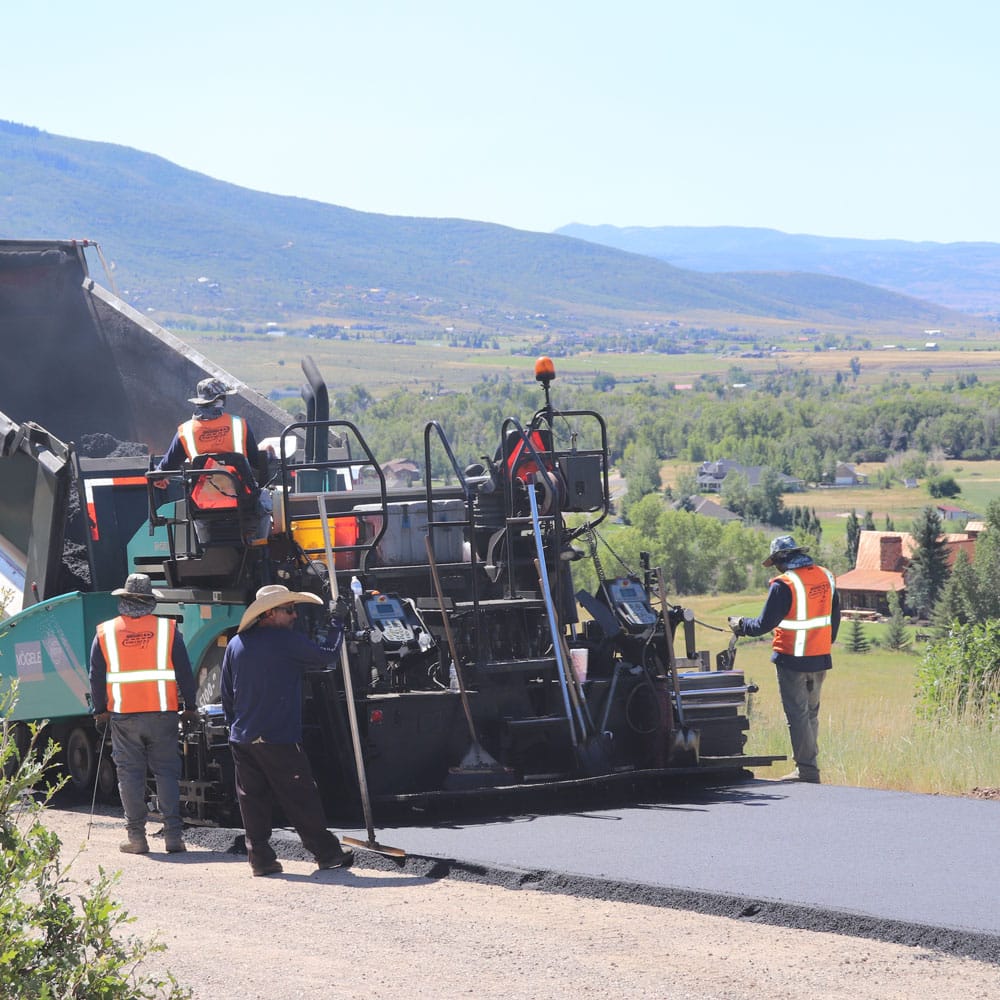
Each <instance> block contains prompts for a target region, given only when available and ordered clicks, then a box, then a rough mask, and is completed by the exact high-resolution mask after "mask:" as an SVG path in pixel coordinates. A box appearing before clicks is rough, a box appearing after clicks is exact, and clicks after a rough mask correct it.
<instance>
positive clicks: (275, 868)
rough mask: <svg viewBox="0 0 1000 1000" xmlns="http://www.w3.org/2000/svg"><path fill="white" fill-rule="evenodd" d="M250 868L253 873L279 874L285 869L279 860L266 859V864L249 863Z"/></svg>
mask: <svg viewBox="0 0 1000 1000" xmlns="http://www.w3.org/2000/svg"><path fill="white" fill-rule="evenodd" d="M250 870H251V871H252V872H253V873H254V875H280V874H281V873H282V872H283V871H284V870H285V869H284V868H282V867H281V862H280V861H268V863H267V864H266V865H251V866H250Z"/></svg>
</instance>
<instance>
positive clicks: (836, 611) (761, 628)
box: [742, 563, 840, 673]
mask: <svg viewBox="0 0 1000 1000" xmlns="http://www.w3.org/2000/svg"><path fill="white" fill-rule="evenodd" d="M806 565H809V563H806ZM791 610H792V589H791V587H789V586H788V584H787V583H785V582H784V581H783V580H778V579H775V580H772V581H771V589H770V590H769V591H768V592H767V599H766V600H765V601H764V607H763V610H762V611H761V613H760V617H759V618H744V619H743V633H742V634H743V635H749V636H760V635H767V633H768V632H773V631H774V629H775V628H777V627H778V626H779V625H780V624H781V623H782V622H783V621H784V620H785V619H786V618H787V617H788V613H789V611H791ZM830 618H831V625H832V628H831V631H830V636H831V640H836V638H837V632H838V631H839V630H840V594H839V592H838V591H837V590H834V592H833V609H832V611H831V613H830ZM771 662H772V663H773V664H775V666H778V667H787V668H788V669H789V670H799V671H803V672H805V673H812V672H813V671H816V670H829V669H830V668H831V667H832V666H833V657H832V656H831V655H830V654H829V653H827V654H825V655H823V656H791V655H790V654H788V653H779V652H774V653H772V654H771Z"/></svg>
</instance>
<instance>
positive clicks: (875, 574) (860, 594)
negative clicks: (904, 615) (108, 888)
mask: <svg viewBox="0 0 1000 1000" xmlns="http://www.w3.org/2000/svg"><path fill="white" fill-rule="evenodd" d="M976 538H977V534H970V533H969V532H959V533H957V534H947V535H942V536H941V539H942V541H944V544H945V553H946V556H947V559H948V568H949V569H950V568H951V567H952V566H954V564H955V560H956V559H957V558H958V554H959V552H965V553H966V555H967V556H968V559H969V561H970V562H971V561H972V560H973V559H974V558H975V554H976ZM916 548H917V543H916V540H915V539H914V537H913V536H912V535H910V534H909V533H907V532H904V531H862V532H861V535H860V537H859V538H858V558H857V559H856V560H855V563H854V569H852V570H849V571H848V572H847V573H842V574H841V575H840V576H838V577H837V590H838V591H839V592H840V606H841V608H842V609H843V610H845V611H875V612H877V613H878V614H880V615H887V614H888V613H889V592H890V591H892V590H894V591H896V593H898V594H899V598H900V601H902V602H903V603H904V604H905V603H906V570H907V569H908V568H909V566H910V562H911V561H912V559H913V553H914V551H915V550H916Z"/></svg>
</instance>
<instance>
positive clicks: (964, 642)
mask: <svg viewBox="0 0 1000 1000" xmlns="http://www.w3.org/2000/svg"><path fill="white" fill-rule="evenodd" d="M917 697H918V699H919V704H920V709H921V713H922V714H923V715H924V716H926V717H932V716H942V715H943V716H954V717H958V716H962V715H966V714H972V715H974V716H976V717H977V718H978V719H981V720H984V721H996V720H997V718H998V717H1000V621H997V620H996V619H991V620H990V621H987V622H984V623H982V624H978V625H959V624H957V623H956V624H955V625H954V626H953V627H952V628H951V629H950V630H949V632H948V633H947V634H946V635H945V636H943V637H942V638H941V639H939V640H937V641H936V642H934V643H932V644H931V645H930V646H929V647H928V649H927V651H926V652H925V653H924V656H923V659H922V660H921V663H920V666H919V668H918V671H917Z"/></svg>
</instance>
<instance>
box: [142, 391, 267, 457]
mask: <svg viewBox="0 0 1000 1000" xmlns="http://www.w3.org/2000/svg"><path fill="white" fill-rule="evenodd" d="M234 392H236V390H235V389H231V388H230V387H229V386H227V385H226V384H225V383H224V382H223V381H222V380H221V379H217V378H203V379H202V380H201V381H200V382H199V383H198V388H197V390H196V392H195V395H194V396H191V397H190V398H189V399H188V402H189V403H194V405H195V407H196V409H195V411H194V414H193V415H192V416H191V419H190V420H185V421H184V423H182V424H181V425H180V426H179V427H178V428H177V433H176V434H174V437H173V440H172V441H171V442H170V447H169V448H167V450H166V453H165V454H164V456H163V458H161V459H160V461H159V462H158V463H157V466H156V467H157V468H158V469H165V470H166V469H179V468H180V467H181V466H182V465H183V464H184V462H186V461H187V462H190V461H191V459H192V458H195V457H196V456H198V455H218V454H219V453H220V452H224V451H230V452H236V453H238V454H242V455H246V457H247V460H248V461H249V462H250V467H251V468H252V469H253V470H254V474H257V472H258V467H259V464H260V452H259V450H258V448H257V439H256V438H255V437H254V434H253V431H252V430H251V429H250V425H249V424H248V423H247V422H246V421H245V420H244V419H243V418H242V417H237V416H235V415H234V414H231V413H226V412H224V407H225V405H226V396H231V395H232V394H233V393H234Z"/></svg>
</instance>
